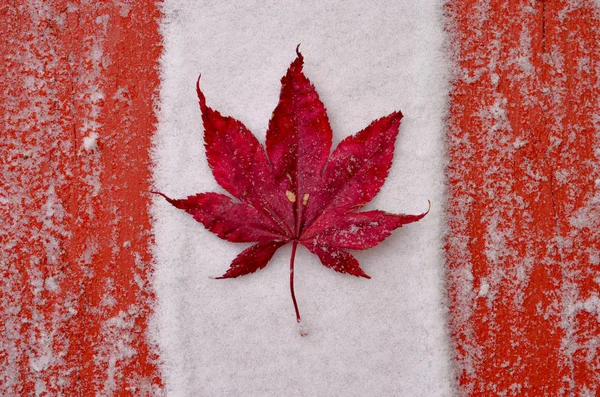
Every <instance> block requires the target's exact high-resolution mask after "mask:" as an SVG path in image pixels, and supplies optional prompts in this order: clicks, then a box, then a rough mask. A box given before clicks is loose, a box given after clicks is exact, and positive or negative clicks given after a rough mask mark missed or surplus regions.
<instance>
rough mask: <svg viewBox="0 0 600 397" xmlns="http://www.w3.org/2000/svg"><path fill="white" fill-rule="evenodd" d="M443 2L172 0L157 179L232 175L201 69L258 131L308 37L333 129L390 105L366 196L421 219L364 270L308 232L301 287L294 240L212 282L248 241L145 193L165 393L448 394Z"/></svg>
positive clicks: (173, 186) (310, 72)
mask: <svg viewBox="0 0 600 397" xmlns="http://www.w3.org/2000/svg"><path fill="white" fill-rule="evenodd" d="M442 6H443V4H442V1H439V0H427V1H420V2H414V1H408V0H406V1H382V2H379V3H378V5H373V4H370V5H369V6H366V5H365V4H364V3H363V2H358V1H356V2H342V1H333V2H319V1H316V0H310V1H304V2H269V1H265V2H255V1H245V2H233V1H225V2H223V1H208V2H204V3H203V5H202V6H200V5H199V4H198V3H197V2H193V1H181V0H166V1H165V2H164V5H163V11H164V13H165V17H164V20H163V21H162V33H163V35H164V45H165V47H164V54H163V56H162V59H161V62H162V87H161V92H160V109H159V126H158V132H157V135H156V137H155V151H154V163H155V164H154V181H155V188H156V189H158V190H160V191H162V192H164V193H166V194H168V195H170V196H172V197H184V196H186V195H189V194H193V193H197V192H206V191H219V192H222V191H223V190H222V189H221V188H220V187H219V186H218V185H217V184H216V182H215V181H214V179H213V177H212V175H211V171H210V169H209V167H208V164H207V162H206V158H205V153H204V148H203V139H202V132H203V130H202V126H201V120H200V111H199V109H198V104H197V98H196V96H195V89H194V84H195V81H196V78H197V77H198V74H199V73H200V72H202V84H203V87H202V88H203V91H204V92H205V95H206V97H207V102H208V104H209V106H212V107H214V108H215V109H217V110H219V111H220V112H221V113H223V114H225V115H230V116H233V117H235V118H237V119H239V120H241V121H242V122H244V123H245V124H246V126H247V127H248V128H249V129H250V130H251V131H253V132H254V133H255V134H256V135H257V136H258V138H259V140H261V141H262V142H264V137H265V131H266V128H267V123H268V120H269V118H270V116H271V113H272V111H273V109H274V108H275V106H276V104H277V101H278V96H279V89H280V82H279V80H280V78H281V77H282V76H283V75H284V73H285V72H286V70H287V67H288V66H289V64H290V62H291V61H292V60H293V59H294V58H295V51H294V50H295V47H296V45H297V44H298V43H301V47H300V49H301V51H302V53H303V55H304V57H305V68H304V71H305V73H306V74H307V76H308V77H309V78H310V79H311V80H312V82H313V83H314V84H315V86H316V87H317V90H318V91H319V94H320V96H321V99H322V100H323V102H324V103H325V106H326V107H327V109H328V115H329V118H330V122H331V124H332V128H333V131H334V145H336V144H337V143H338V142H339V141H340V140H341V139H343V138H344V137H345V136H347V135H349V134H351V133H354V132H357V131H359V130H360V129H362V128H363V127H365V126H366V125H368V124H369V123H370V122H371V120H373V119H375V118H378V117H381V116H384V115H386V114H388V113H390V112H392V111H394V110H398V109H399V110H401V111H402V112H403V114H404V116H405V117H404V119H403V121H402V125H401V128H400V135H399V137H398V140H397V142H396V152H395V158H394V164H393V166H392V169H391V170H390V175H389V177H388V179H387V182H386V184H385V185H384V187H383V189H382V191H381V192H380V194H379V195H378V196H377V197H376V198H375V200H374V201H373V202H372V203H371V204H370V205H369V206H368V208H371V209H374V208H379V209H383V210H387V211H390V212H405V213H420V212H422V211H424V210H426V209H427V200H428V199H429V200H431V202H432V208H431V212H430V214H429V215H428V216H427V217H425V218H424V219H423V220H422V221H420V222H418V223H415V224H411V225H407V226H405V227H403V228H401V229H399V230H398V231H396V232H394V233H393V234H392V236H391V237H389V238H388V239H387V240H386V241H385V242H384V243H382V244H380V245H379V246H377V247H375V248H372V249H370V250H368V251H364V252H356V253H355V255H356V257H357V258H358V260H359V261H360V263H361V265H362V267H363V268H364V269H365V271H366V272H367V274H369V275H370V276H371V277H372V279H371V280H366V279H358V278H354V277H351V276H347V275H342V274H339V273H335V272H333V271H331V270H329V269H327V268H325V267H323V266H322V265H321V264H320V263H319V261H318V259H317V258H316V257H315V256H313V255H311V254H310V253H309V252H308V251H307V250H305V249H304V248H299V249H298V255H297V258H296V270H295V274H296V285H295V290H296V296H297V298H298V303H299V306H300V310H301V312H302V317H303V324H302V325H303V327H304V329H305V330H306V331H307V332H308V336H306V337H300V336H299V332H298V328H297V324H296V321H295V315H294V310H293V306H292V302H291V299H290V295H289V290H288V280H289V278H288V276H289V270H288V269H289V264H288V261H289V256H290V251H291V247H289V246H286V247H284V248H282V249H280V250H279V251H278V252H277V253H276V254H275V256H274V257H273V259H272V260H271V262H270V264H269V265H268V266H267V267H266V268H265V269H264V270H261V271H259V272H256V273H254V274H252V275H248V276H244V277H241V278H238V279H234V280H214V279H211V277H212V276H218V275H220V274H222V273H223V272H224V271H225V270H226V269H227V268H228V266H229V263H230V262H231V260H232V259H233V258H234V257H235V256H236V255H237V254H238V253H239V252H241V251H242V249H243V248H244V247H246V246H247V245H245V244H233V243H229V242H225V241H222V240H220V239H218V238H217V237H216V236H214V235H213V234H211V233H210V232H208V231H206V230H205V229H204V227H203V226H202V225H201V224H199V223H197V222H195V221H194V220H193V219H192V218H191V217H190V216H189V215H187V214H185V213H183V212H182V211H180V210H177V209H175V208H174V207H172V206H170V205H169V204H168V203H166V202H165V201H164V200H162V199H158V198H157V199H156V200H155V203H154V205H153V209H152V211H153V215H154V218H155V221H154V231H155V241H156V245H155V248H154V249H155V252H154V254H155V258H156V261H157V263H156V273H155V281H154V282H155V288H156V292H157V298H158V303H157V305H158V308H157V314H156V316H155V318H154V321H153V333H154V335H153V337H154V338H155V339H156V341H157V342H158V344H159V346H160V349H161V360H162V363H161V365H162V370H163V377H164V381H165V382H166V388H167V392H168V395H171V396H195V395H215V396H238V395H244V396H261V397H262V396H265V397H268V396H344V397H350V396H414V397H418V396H427V397H429V396H449V395H452V394H453V391H454V385H453V373H452V367H451V363H452V359H451V349H450V342H449V337H448V335H447V331H446V324H447V319H446V316H447V313H446V306H447V305H446V303H445V289H444V271H445V265H444V261H443V240H442V238H443V234H444V219H443V214H444V208H443V203H444V201H445V200H444V177H443V169H444V164H445V149H444V135H445V131H444V128H445V127H444V119H445V117H446V115H447V106H448V105H447V101H448V92H449V88H450V85H449V82H448V81H449V78H450V72H449V69H450V65H449V61H448V59H447V56H446V52H445V36H444V32H443V8H442Z"/></svg>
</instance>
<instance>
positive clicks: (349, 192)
mask: <svg viewBox="0 0 600 397" xmlns="http://www.w3.org/2000/svg"><path fill="white" fill-rule="evenodd" d="M296 52H297V58H296V59H295V60H294V61H293V62H292V64H291V65H290V67H289V69H288V71H287V74H286V75H285V76H284V77H283V78H282V79H281V84H282V86H281V94H280V98H279V104H278V105H277V107H276V108H275V111H274V112H273V116H272V118H271V121H270V122H269V128H268V130H267V138H266V151H265V148H264V147H263V146H262V145H261V144H260V143H259V142H258V140H257V139H256V137H255V136H254V135H253V134H252V133H251V132H250V131H249V130H248V129H247V128H246V127H245V126H244V124H242V123H241V122H240V121H238V120H236V119H234V118H231V117H225V116H222V115H221V114H220V113H219V112H217V111H216V110H213V109H212V108H210V107H208V106H207V105H206V100H205V98H204V94H203V93H202V91H201V90H200V78H198V82H197V83H196V91H197V93H198V99H199V102H200V109H201V111H202V121H203V123H204V141H205V147H206V156H207V158H208V163H209V165H210V168H211V169H212V172H213V175H214V177H215V179H216V181H217V182H218V183H219V185H221V186H222V187H223V188H224V189H225V190H226V191H228V192H229V193H230V194H231V195H232V196H233V197H235V198H236V199H237V200H233V199H231V198H230V197H229V196H227V195H224V194H220V193H200V194H196V195H193V196H189V197H188V198H186V199H181V200H175V199H171V198H169V197H167V196H166V195H164V194H162V193H158V194H161V195H162V196H163V197H165V198H166V199H167V201H168V202H169V203H171V204H172V205H174V206H175V207H177V208H179V209H182V210H184V211H186V212H188V213H189V214H191V215H192V216H193V217H194V219H196V220H197V221H198V222H200V223H202V224H203V225H204V226H205V227H206V228H207V229H208V230H210V231H211V232H213V233H215V234H216V235H217V236H219V237H220V238H222V239H224V240H227V241H232V242H254V243H256V244H254V245H252V246H251V247H250V248H248V249H246V250H244V251H243V252H242V253H241V254H239V255H238V256H237V257H236V258H235V259H234V260H233V262H232V263H231V267H230V268H229V270H227V272H226V273H225V274H224V275H223V276H221V277H218V278H220V279H222V278H233V277H238V276H242V275H244V274H249V273H253V272H255V271H257V270H258V269H262V268H264V267H265V266H266V265H267V263H268V262H269V260H270V259H271V257H272V256H273V254H274V253H275V251H277V249H279V248H280V247H282V246H283V245H285V244H287V243H289V242H291V243H292V255H291V259H290V291H291V295H292V301H293V303H294V309H295V311H296V319H297V321H298V322H300V312H299V311H298V305H297V303H296V297H295V294H294V257H295V254H296V248H297V246H298V244H299V243H300V244H302V245H304V246H305V247H306V248H307V249H308V250H309V251H310V252H312V253H313V254H315V255H317V256H318V257H319V259H320V260H321V263H322V264H323V265H324V266H326V267H328V268H331V269H333V270H335V271H337V272H340V273H347V274H351V275H353V276H358V277H365V278H370V277H369V276H368V275H366V274H365V272H364V271H363V270H362V269H361V268H360V266H359V264H358V261H357V260H356V259H355V258H354V257H353V256H352V255H351V254H350V253H348V252H347V251H346V249H354V250H363V249H366V248H370V247H373V246H375V245H377V244H378V243H379V242H381V241H383V240H384V239H385V238H386V237H388V236H389V235H390V233H391V232H392V231H393V230H394V229H396V228H398V227H400V226H402V225H404V224H407V223H411V222H416V221H418V220H419V219H421V218H423V217H424V216H425V215H426V214H427V212H429V210H428V211H427V212H425V213H423V214H420V215H404V214H402V215H396V214H390V213H387V212H384V211H365V212H356V211H357V210H358V209H359V208H361V207H362V206H364V205H365V204H366V203H368V202H369V201H371V200H372V199H373V197H375V195H376V194H377V192H378V191H379V189H380V188H381V186H382V185H383V183H384V181H385V178H386V177H387V174H388V171H389V169H390V166H391V164H392V158H393V156H394V141H395V140H396V136H397V135H398V128H399V126H400V120H401V119H402V113H400V112H393V113H392V114H390V115H388V116H385V117H382V118H380V119H378V120H375V121H373V122H372V123H371V124H370V125H369V126H368V127H366V128H365V129H363V130H362V131H360V132H358V133H357V134H356V135H353V136H350V137H348V138H346V139H344V140H343V141H342V142H340V144H339V145H338V146H337V148H336V149H335V150H334V151H333V153H331V155H330V149H331V135H332V134H331V127H330V126H329V120H328V119H327V114H326V112H325V107H324V106H323V103H322V102H321V101H320V100H319V95H318V94H317V91H316V90H315V87H314V86H313V85H312V83H311V82H310V81H309V80H308V79H307V78H306V76H305V75H304V73H303V72H302V64H303V57H302V54H300V52H299V51H298V49H296Z"/></svg>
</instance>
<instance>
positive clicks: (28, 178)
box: [0, 0, 162, 396]
mask: <svg viewBox="0 0 600 397" xmlns="http://www.w3.org/2000/svg"><path fill="white" fill-rule="evenodd" d="M159 17H160V15H159V12H158V10H157V7H156V5H154V4H153V3H152V2H119V1H115V2H82V3H81V4H79V2H77V1H74V2H73V1H69V2H67V1H53V2H47V1H35V0H32V1H24V2H9V3H7V4H5V5H2V6H0V30H1V32H0V33H1V34H0V57H1V59H2V62H0V75H1V76H2V78H1V79H0V91H1V92H2V93H3V100H2V101H1V102H0V112H1V114H2V117H0V154H1V156H0V169H1V171H0V218H1V219H2V223H1V225H0V250H1V252H0V270H1V272H2V274H1V281H0V394H1V395H33V394H34V393H38V395H82V396H92V395H135V396H142V395H149V394H153V393H155V392H157V391H160V390H161V388H162V385H161V380H160V376H159V374H158V369H157V365H156V359H157V357H156V354H157V353H156V350H155V349H154V347H153V346H152V345H151V344H150V343H149V342H148V340H149V339H148V337H147V333H148V318H149V315H150V307H151V302H152V300H153V295H152V292H151V288H150V285H149V279H150V275H151V271H150V270H151V256H150V253H149V246H150V243H151V228H150V219H149V214H148V207H149V197H148V194H147V191H148V186H149V183H150V171H149V149H150V143H151V137H152V135H153V131H154V128H155V126H154V124H155V122H156V120H155V116H154V112H153V107H154V103H155V98H156V95H157V89H158V84H159V78H158V57H159V55H160V45H159V43H160V35H159V33H158V19H159Z"/></svg>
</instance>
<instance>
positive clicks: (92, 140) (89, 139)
mask: <svg viewBox="0 0 600 397" xmlns="http://www.w3.org/2000/svg"><path fill="white" fill-rule="evenodd" d="M97 147H98V134H97V133H96V132H92V133H91V134H90V135H88V136H86V137H84V138H83V148H84V149H85V150H86V151H88V152H89V151H91V150H94V149H96V148H97Z"/></svg>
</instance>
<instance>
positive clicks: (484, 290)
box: [477, 278, 490, 297]
mask: <svg viewBox="0 0 600 397" xmlns="http://www.w3.org/2000/svg"><path fill="white" fill-rule="evenodd" d="M488 292H490V285H489V284H488V282H487V280H486V279H485V278H482V279H481V286H480V287H479V292H478V293H477V296H479V297H485V296H487V294H488Z"/></svg>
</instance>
